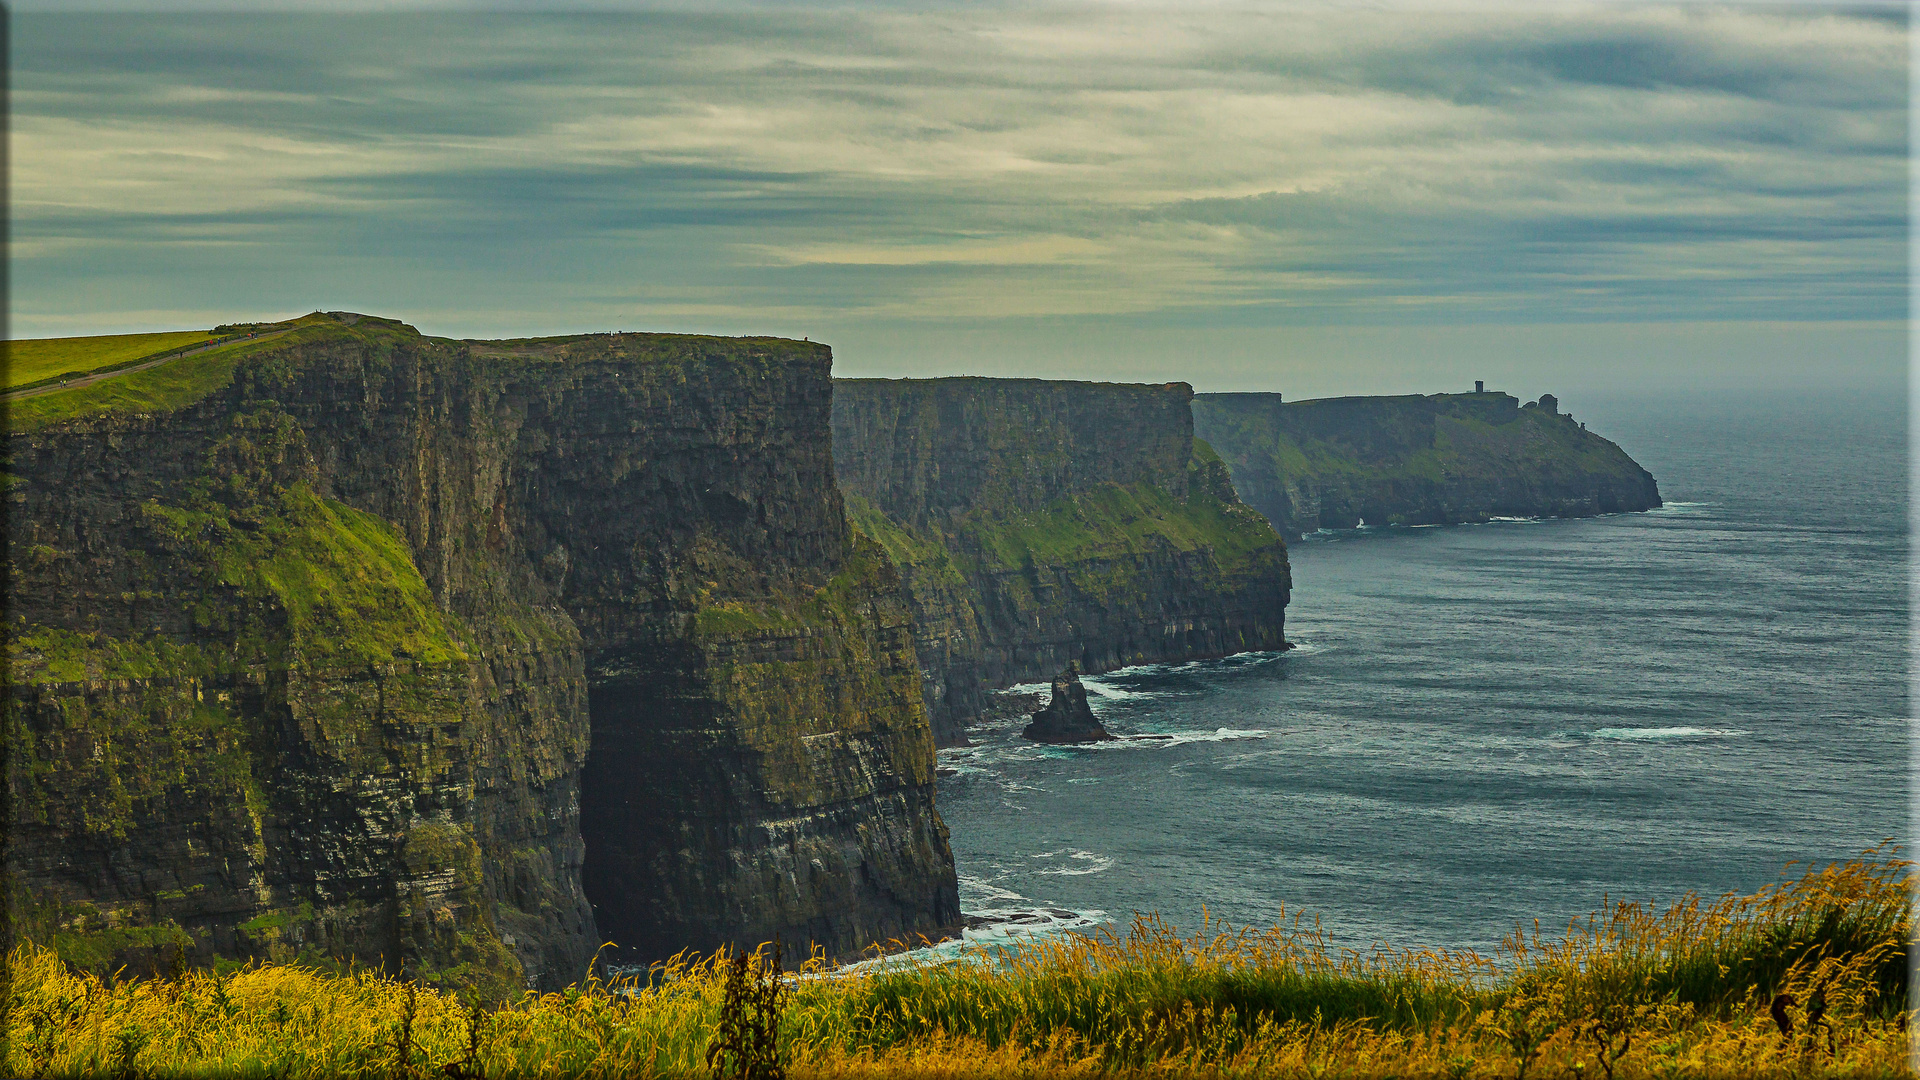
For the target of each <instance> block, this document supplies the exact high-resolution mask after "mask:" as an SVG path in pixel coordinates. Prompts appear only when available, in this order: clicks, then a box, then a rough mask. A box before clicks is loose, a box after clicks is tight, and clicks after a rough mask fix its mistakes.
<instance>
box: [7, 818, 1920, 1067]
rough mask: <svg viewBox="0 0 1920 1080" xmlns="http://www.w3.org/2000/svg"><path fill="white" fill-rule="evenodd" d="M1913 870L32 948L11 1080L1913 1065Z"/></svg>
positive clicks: (1865, 866)
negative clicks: (1632, 890)
mask: <svg viewBox="0 0 1920 1080" xmlns="http://www.w3.org/2000/svg"><path fill="white" fill-rule="evenodd" d="M1907 866H1908V864H1907V863H1906V862H1904V861H1900V860H1897V859H1895V858H1893V857H1892V856H1891V853H1890V852H1888V851H1872V852H1868V853H1867V855H1866V857H1864V858H1863V859H1861V860H1858V861H1855V862H1850V863H1845V864H1837V865H1835V866H1831V867H1828V868H1826V869H1824V870H1819V871H1814V872H1811V873H1808V874H1806V875H1805V876H1803V877H1800V878H1798V879H1797V880H1791V881H1787V882H1784V883H1782V884H1781V885H1778V886H1774V887H1769V888H1767V889H1764V890H1762V891H1761V892H1759V893H1757V894H1754V895H1752V896H1744V897H1743V896H1728V897H1725V898H1723V899H1721V900H1719V901H1718V902H1713V903H1708V902H1704V901H1702V900H1700V899H1699V898H1697V897H1689V898H1688V899H1686V900H1685V901H1683V902H1681V903H1679V904H1677V905H1675V906H1673V907H1672V908H1670V909H1668V910H1666V911H1664V912H1659V911H1654V910H1650V909H1648V908H1646V907H1643V906H1641V905H1637V904H1619V905H1614V906H1610V907H1608V908H1607V909H1606V910H1604V911H1602V912H1600V913H1597V914H1596V915H1595V916H1593V917H1592V918H1591V919H1589V920H1588V921H1586V922H1585V923H1579V924H1575V925H1574V926H1572V927H1569V928H1568V930H1567V932H1566V933H1565V934H1564V935H1559V936H1554V937H1543V936H1541V935H1540V934H1539V933H1538V932H1537V930H1536V931H1535V932H1534V933H1531V934H1521V933H1518V932H1516V934H1515V935H1514V936H1513V937H1512V938H1510V939H1509V940H1508V941H1507V942H1506V943H1505V944H1504V946H1503V947H1502V949H1501V950H1500V952H1499V954H1498V955H1496V956H1495V957H1492V958H1483V957H1480V956H1476V955H1473V954H1470V953H1466V954H1441V953H1431V952H1392V951H1382V952H1379V953H1376V954H1372V955H1357V954H1353V953H1341V954H1335V953H1333V952H1330V951H1329V950H1328V949H1327V948H1326V947H1325V946H1324V944H1323V942H1322V940H1321V938H1320V937H1319V935H1318V934H1317V933H1316V931H1315V930H1314V929H1312V928H1309V927H1304V926H1302V925H1301V924H1299V923H1298V922H1297V921H1296V923H1295V925H1294V926H1293V927H1292V928H1290V929H1275V930H1271V931H1267V932H1263V933H1254V932H1246V931H1221V930H1220V929H1219V928H1218V927H1213V926H1208V927H1205V928H1203V930H1202V932H1201V933H1199V934H1197V935H1192V936H1182V935H1180V934H1178V933H1176V932H1175V931H1174V929H1173V928H1172V927H1170V926H1167V925H1166V924H1165V923H1163V922H1161V921H1160V920H1158V919H1155V918H1151V917H1148V918H1142V919H1140V920H1138V921H1136V922H1135V923H1134V925H1133V926H1132V928H1131V929H1130V930H1128V931H1126V932H1124V933H1115V934H1110V935H1107V936H1104V937H1071V938H1066V939H1060V940H1051V941H1044V942H1037V943H1033V944H1028V945H1024V946H1021V947H1019V948H1013V949H1006V950H993V951H991V952H977V953H976V954H975V956H974V957H973V960H974V961H975V962H958V963H945V964H933V963H918V964H915V963H903V962H900V961H895V962H894V964H893V966H892V967H882V968H876V969H872V970H865V971H857V972H854V973H851V974H840V975H836V976H833V977H824V972H822V971H820V970H818V969H817V968H816V970H815V971H813V972H810V973H803V976H802V977H800V978H794V977H792V976H786V977H782V976H781V974H780V973H779V971H778V966H777V962H776V961H773V960H772V958H771V952H770V951H769V952H768V953H766V954H756V955H754V956H751V957H738V956H736V957H728V956H718V957H712V958H708V959H706V960H702V961H696V962H686V961H682V962H677V963H674V964H671V965H668V966H666V967H665V968H664V969H661V970H658V971H656V972H654V973H653V974H652V976H651V977H650V978H647V979H642V980H637V981H635V980H624V981H615V982H612V983H609V982H606V981H602V980H600V979H597V978H588V979H587V980H586V981H585V982H584V983H582V984H580V985H577V986H575V987H573V988H571V989H569V990H567V991H566V992H564V993H556V994H546V995H542V996H535V995H527V996H525V997H523V998H520V999H518V1000H492V1001H489V1000H486V999H484V998H483V997H481V996H479V995H475V994H455V993H446V992H439V991H434V990H430V989H426V988H424V987H420V986H417V985H414V984H411V983H407V982H403V981H400V980H396V979H393V978H389V977H386V976H384V975H377V974H365V973H361V974H348V975H344V976H342V975H327V974H322V973H319V972H316V971H312V970H307V969H303V968H300V967H295V966H255V967H250V968H247V969H245V970H242V971H238V972H234V973H230V974H226V975H221V976H216V975H213V974H209V973H198V972H188V973H183V974H182V975H180V976H179V977H177V978H173V979H162V980H146V981H120V982H116V981H113V980H102V979H98V978H95V977H92V976H87V975H80V974H75V973H74V972H72V971H71V970H70V969H69V968H68V967H67V966H66V965H64V964H63V963H62V962H61V961H60V960H59V958H58V957H57V956H56V955H55V954H53V953H51V952H49V951H46V950H44V949H41V948H38V947H35V946H32V945H22V946H20V947H19V948H18V949H16V950H15V952H14V954H13V956H12V958H11V959H12V962H13V963H12V976H13V983H12V989H11V996H10V998H9V1002H8V1014H7V1024H8V1035H9V1039H8V1046H7V1048H6V1055H7V1056H6V1058H5V1060H4V1061H0V1073H5V1074H7V1075H52V1076H138V1075H178V1076H260V1077H267V1076H273V1077H301V1076H418V1077H426V1076H430V1075H431V1076H451V1077H456V1078H460V1077H483V1076H484V1077H502V1078H504V1077H536V1076H539V1077H545V1076H554V1077H560V1076H596V1077H597V1076H607V1077H613V1076H622V1077H625V1076H649V1075H707V1074H709V1073H715V1074H720V1075H735V1076H759V1077H771V1076H776V1075H781V1074H782V1072H784V1074H785V1075H787V1076H791V1077H796V1078H798V1077H803V1076H809V1077H811V1076H820V1077H856V1076H897V1075H912V1076H941V1077H963V1076H964V1077H971V1076H1065V1075H1075V1076H1079V1075H1090V1074H1102V1073H1112V1074H1120V1075H1136V1074H1137V1075H1144V1074H1155V1075H1160V1074H1168V1075H1196V1076H1267V1075H1274V1076H1306V1077H1320V1076H1387V1075H1396V1076H1423V1077H1424V1076H1431V1077H1465V1076H1515V1077H1519V1078H1521V1080H1524V1078H1525V1077H1529V1076H1532V1077H1568V1076H1581V1077H1609V1078H1625V1077H1670V1076H1706V1075H1710V1074H1711V1075H1720V1076H1781V1077H1787V1076H1792V1077H1801V1076H1905V1075H1909V1070H1908V1043H1907V1036H1906V1028H1907V1020H1908V1017H1909V1013H1908V1012H1907V1011H1906V1009H1905V1006H1906V999H1907V989H1908V977H1907V965H1908V945H1907V942H1908V938H1909V930H1910V923H1911V917H1912V894H1911V884H1910V880H1909V876H1908V871H1907ZM809 975H811V976H821V977H807V976H809Z"/></svg>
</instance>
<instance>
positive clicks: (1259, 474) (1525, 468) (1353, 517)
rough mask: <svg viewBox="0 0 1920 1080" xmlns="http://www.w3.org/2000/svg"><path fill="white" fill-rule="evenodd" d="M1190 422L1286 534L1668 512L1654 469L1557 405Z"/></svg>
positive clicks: (1400, 401) (1229, 409) (1250, 397)
mask: <svg viewBox="0 0 1920 1080" xmlns="http://www.w3.org/2000/svg"><path fill="white" fill-rule="evenodd" d="M1543 406H1544V407H1543ZM1193 422H1194V430H1195V431H1196V432H1197V433H1198V434H1199V435H1200V437H1202V438H1204V439H1206V440H1207V441H1208V442H1209V443H1211V444H1212V445H1213V446H1214V447H1215V448H1216V449H1218V450H1219V451H1220V454H1221V456H1222V457H1223V458H1225V460H1226V462H1227V466H1228V468H1229V469H1230V470H1231V471H1232V473H1233V483H1234V487H1235V488H1236V489H1237V490H1238V491H1239V492H1240V495H1241V497H1242V498H1244V499H1245V500H1246V501H1247V503H1248V504H1249V505H1251V506H1252V507H1253V508H1254V509H1256V510H1259V511H1260V512H1261V513H1263V514H1265V515H1266V516H1267V517H1268V519H1269V520H1271V521H1272V522H1273V523H1274V525H1275V526H1276V527H1277V528H1278V529H1279V530H1280V531H1281V532H1282V533H1284V534H1286V535H1288V536H1298V535H1300V534H1301V533H1306V532H1312V531H1314V530H1316V529H1348V528H1353V527H1355V526H1357V525H1359V524H1361V523H1363V522H1364V523H1366V524H1369V525H1388V524H1404V525H1430V524H1444V523H1450V522H1466V521H1486V520H1488V519H1489V518H1492V517H1590V516H1592V515H1594V514H1609V513H1619V512H1622V511H1629V510H1647V509H1651V508H1653V507H1656V506H1659V505H1660V491H1659V488H1658V487H1657V486H1656V485H1655V483H1654V480H1653V477H1652V476H1650V475H1648V474H1647V471H1646V470H1645V469H1642V468H1641V467H1640V466H1639V465H1638V464H1637V463H1636V462H1634V460H1633V459H1632V458H1630V457H1628V456H1627V455H1626V453H1625V452H1624V451H1622V450H1621V449H1620V448H1619V447H1618V446H1616V445H1614V444H1613V443H1611V442H1608V441H1607V440H1606V439H1603V438H1601V437H1600V436H1598V435H1595V434H1592V433H1590V432H1588V431H1587V430H1586V428H1585V426H1584V425H1582V424H1580V423H1577V422H1576V421H1575V420H1574V419H1573V418H1572V417H1571V416H1567V415H1564V414H1561V413H1559V412H1558V411H1557V409H1556V408H1555V403H1554V401H1553V399H1552V398H1551V397H1548V398H1547V399H1545V401H1544V402H1543V403H1540V404H1536V403H1533V402H1529V403H1528V404H1527V406H1526V407H1525V408H1521V407H1520V402H1519V401H1518V400H1517V399H1515V398H1514V397H1512V396H1510V395H1507V394H1501V393H1484V394H1434V395H1430V396H1420V395H1417V394H1416V395H1410V396H1405V397H1346V398H1327V399H1323V400H1317V401H1290V402H1282V401H1281V398H1280V395H1278V394H1201V395H1199V396H1197V397H1195V398H1194V402H1193Z"/></svg>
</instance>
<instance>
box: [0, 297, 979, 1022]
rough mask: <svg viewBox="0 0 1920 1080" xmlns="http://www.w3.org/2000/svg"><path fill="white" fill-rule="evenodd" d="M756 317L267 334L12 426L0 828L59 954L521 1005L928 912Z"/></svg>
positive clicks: (803, 371)
mask: <svg viewBox="0 0 1920 1080" xmlns="http://www.w3.org/2000/svg"><path fill="white" fill-rule="evenodd" d="M829 365H830V356H829V354H828V351H827V350H826V349H825V348H824V347H823V346H818V345H809V344H803V343H799V342H789V341H780V340H773V339H720V338H700V337H683V336H670V335H593V336H586V337H578V338H565V339H549V340H537V341H514V342H492V343H481V342H459V341H450V340H446V339H436V338H427V337H422V336H421V335H419V334H418V333H416V332H414V331H413V330H412V329H411V328H409V327H406V326H404V325H401V324H398V323H393V322H389V321H386V320H378V319H372V318H365V317H359V316H350V315H338V316H326V315H319V314H316V315H314V316H309V317H308V318H306V319H303V320H300V321H299V323H298V325H297V326H296V327H295V329H294V330H293V331H292V332H290V333H288V334H286V335H284V336H282V337H280V338H276V339H273V340H270V341H262V342H257V343H252V344H249V345H244V346H239V347H235V348H231V349H225V350H218V351H215V352H212V353H207V354H202V355H200V356H197V357H195V358H192V359H189V360H182V361H178V362H176V363H175V364H169V365H165V366H162V367H160V368H155V369H153V370H151V371H146V372H140V373H137V374H133V375H128V376H124V377H121V378H117V379H114V380H108V381H104V382H102V383H99V384H96V385H94V386H91V387H87V388H84V389H77V390H70V391H62V392H59V393H55V394H50V395H45V396H42V397H36V398H32V399H29V400H27V401H23V402H20V403H17V404H15V405H14V406H13V409H12V416H11V418H10V426H11V428H12V432H13V434H12V437H11V440H10V446H9V459H8V463H7V473H8V477H7V487H6V491H7V497H8V500H9V505H8V513H9V518H8V524H9V545H8V557H9V569H10V573H11V575H12V595H11V597H10V603H9V608H8V612H7V617H8V619H9V627H8V633H9V654H10V655H9V659H10V673H11V683H10V687H9V692H8V697H7V725H8V731H7V734H8V738H9V747H10V754H9V759H8V788H7V790H8V795H9V799H10V802H11V811H12V814H11V824H12V827H11V830H10V833H9V836H8V838H7V849H6V855H7V871H8V877H9V890H10V893H9V894H10V896H12V897H13V899H14V902H15V910H16V912H17V913H18V915H19V917H20V921H21V927H22V929H23V930H24V931H25V932H26V933H27V936H29V937H35V938H37V939H39V940H42V941H44V942H45V943H48V944H51V945H54V946H56V947H57V948H59V949H60V950H61V951H62V953H63V955H67V956H68V957H69V958H70V959H74V960H75V961H76V962H79V963H82V964H83V965H86V966H95V967H111V966H117V965H118V964H120V963H125V962H129V961H132V962H135V963H136V964H138V963H143V962H144V963H165V962H171V961H172V959H173V958H174V957H177V956H184V958H186V959H187V960H188V961H189V962H192V961H196V960H198V961H204V960H207V959H209V958H211V957H249V956H258V957H267V958H276V959H291V958H304V959H306V960H308V961H310V962H315V963H335V962H338V963H344V962H346V961H347V960H348V959H349V958H351V959H352V960H353V961H354V962H357V963H359V964H361V965H363V966H365V965H372V964H381V963H384V964H386V965H387V966H388V967H389V968H394V969H397V968H399V967H400V966H401V965H405V967H406V969H407V970H408V971H410V972H413V973H417V974H420V975H423V976H425V977H428V978H434V979H440V980H443V981H449V982H453V981H464V982H475V981H483V980H495V981H506V982H518V981H521V980H525V981H527V982H531V983H534V984H537V985H546V986H554V985H559V984H564V983H566V982H570V981H573V980H575V979H578V978H579V977H580V976H581V975H582V973H583V972H584V971H585V969H586V966H587V962H588V959H589V958H590V957H591V956H592V954H593V952H594V949H595V948H596V947H597V946H598V945H599V943H600V942H601V941H603V940H607V939H611V940H614V941H616V942H618V943H620V945H621V946H623V947H624V948H625V949H626V950H627V956H628V957H629V958H632V959H643V960H644V959H655V958H660V957H663V956H665V955H668V954H670V953H672V952H674V951H677V950H678V949H681V948H689V947H690V948H696V949H707V948H712V947H714V946H716V945H719V944H721V943H723V942H728V941H733V942H756V943H757V942H759V941H764V940H767V939H770V938H773V937H775V936H778V937H780V938H782V939H783V940H784V941H785V942H786V943H787V945H788V947H789V949H790V950H791V951H793V952H795V953H796V954H797V953H803V952H804V951H805V950H806V949H807V947H808V944H809V943H817V944H818V945H819V946H821V947H823V948H825V949H827V950H829V951H832V952H846V951H852V950H857V949H859V948H861V947H862V946H864V945H866V944H867V943H869V942H872V941H875V940H886V939H888V938H892V937H898V936H903V935H908V934H912V933H917V932H923V931H924V932H936V931H937V930H938V929H939V928H941V927H945V926H949V925H951V924H953V923H955V922H957V921H958V919H959V910H958V902H957V894H956V887H955V879H954V872H953V867H952V859H951V855H950V853H949V851H948V847H947V839H946V831H945V827H944V826H943V825H942V824H941V822H940V819H939V816H938V814H937V813H936V812H935V811H934V807H933V756H932V742H931V735H930V731H929V729H928V726H927V721H926V716H925V712H924V709H923V706H922V705H921V694H920V691H919V672H918V669H917V665H916V662H915V659H914V655H913V651H912V639H911V631H910V627H909V623H908V610H907V605H906V604H905V602H904V601H903V599H902V593H901V585H900V581H899V578H898V577H897V574H896V572H895V570H894V568H893V567H892V565H891V564H890V563H889V561H888V560H887V558H886V556H885V554H884V552H883V551H882V550H881V549H880V548H879V547H878V546H877V545H875V544H873V543H872V542H871V541H868V540H866V539H864V538H862V537H861V536H859V535H858V534H857V533H854V532H852V531H850V530H849V528H848V526H847V524H846V518H845V515H844V512H843V508H842V505H841V499H840V495H839V492H838V490H837V489H836V487H835V484H834V481H833V476H832V459H831V452H830V443H829V428H828V409H829V401H830V398H831V385H830V376H829Z"/></svg>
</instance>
